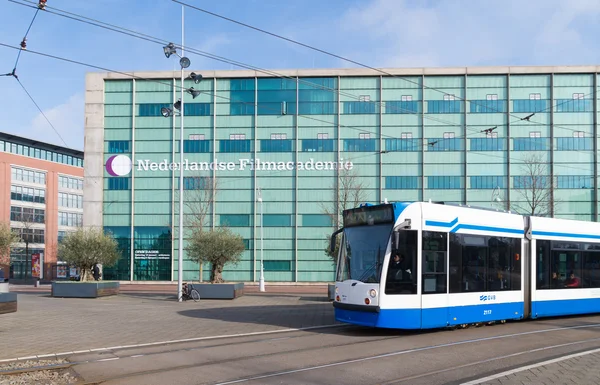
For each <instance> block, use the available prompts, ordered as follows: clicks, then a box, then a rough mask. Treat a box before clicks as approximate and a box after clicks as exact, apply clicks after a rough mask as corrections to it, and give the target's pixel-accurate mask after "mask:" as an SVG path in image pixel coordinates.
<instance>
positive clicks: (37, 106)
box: [17, 79, 68, 147]
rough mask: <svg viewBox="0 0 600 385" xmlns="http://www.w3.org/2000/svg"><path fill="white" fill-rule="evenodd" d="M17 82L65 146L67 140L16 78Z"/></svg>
mask: <svg viewBox="0 0 600 385" xmlns="http://www.w3.org/2000/svg"><path fill="white" fill-rule="evenodd" d="M17 82H18V83H19V85H20V86H21V88H23V91H25V93H26V94H27V96H29V99H31V101H32V102H33V104H34V105H35V107H36V108H37V109H38V111H39V112H40V114H42V116H43V117H44V119H45V120H46V122H48V124H49V125H50V127H52V129H53V130H54V132H55V133H56V135H58V137H59V138H60V140H61V141H62V142H63V143H64V144H65V147H68V146H67V142H65V140H64V138H63V137H62V136H61V135H60V133H59V132H58V130H57V129H56V127H54V124H52V122H51V121H50V119H48V117H47V116H46V114H45V113H44V111H42V109H41V108H40V106H39V105H38V104H37V102H36V101H35V99H34V98H33V96H31V94H30V93H29V91H27V88H25V86H24V85H23V83H22V82H21V80H19V79H17Z"/></svg>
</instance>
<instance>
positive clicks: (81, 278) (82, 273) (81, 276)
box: [79, 268, 87, 282]
mask: <svg viewBox="0 0 600 385" xmlns="http://www.w3.org/2000/svg"><path fill="white" fill-rule="evenodd" d="M86 274H87V270H86V269H83V268H82V269H81V271H80V272H79V282H85V278H86V277H85V276H86Z"/></svg>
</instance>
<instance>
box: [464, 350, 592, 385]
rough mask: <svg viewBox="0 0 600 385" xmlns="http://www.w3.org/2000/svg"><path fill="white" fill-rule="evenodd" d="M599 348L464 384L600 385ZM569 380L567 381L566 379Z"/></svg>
mask: <svg viewBox="0 0 600 385" xmlns="http://www.w3.org/2000/svg"><path fill="white" fill-rule="evenodd" d="M598 362H600V349H594V350H588V351H586V352H581V353H576V354H570V355H567V356H563V357H559V358H555V359H553V360H548V361H543V362H538V363H537V364H533V365H527V366H522V367H520V368H516V369H513V370H509V371H506V372H502V373H498V374H494V375H492V376H488V377H484V378H480V379H477V380H473V381H469V382H465V383H463V384H461V385H512V384H519V385H521V384H545V385H552V384H565V383H569V382H570V381H571V382H572V383H574V384H582V385H585V384H590V385H591V384H600V366H599V365H598ZM567 379H568V380H567Z"/></svg>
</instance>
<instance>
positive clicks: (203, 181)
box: [174, 175, 219, 233]
mask: <svg viewBox="0 0 600 385" xmlns="http://www.w3.org/2000/svg"><path fill="white" fill-rule="evenodd" d="M218 182H219V181H218V180H217V179H216V178H213V177H210V176H201V175H196V176H191V177H189V179H187V182H186V186H184V187H186V188H184V191H183V205H184V213H185V215H184V218H183V225H184V228H187V232H188V233H191V232H192V231H193V229H199V230H202V229H203V228H204V227H206V226H210V224H211V221H210V218H209V216H210V214H211V213H212V211H213V208H214V203H215V200H216V198H217V192H218V190H219V186H218V184H219V183H218ZM174 198H175V202H176V203H178V202H179V191H175V194H174ZM175 214H179V206H178V205H176V206H175Z"/></svg>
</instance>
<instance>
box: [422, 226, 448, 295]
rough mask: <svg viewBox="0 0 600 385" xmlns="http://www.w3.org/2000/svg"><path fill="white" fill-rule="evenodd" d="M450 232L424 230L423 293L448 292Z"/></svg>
mask: <svg viewBox="0 0 600 385" xmlns="http://www.w3.org/2000/svg"><path fill="white" fill-rule="evenodd" d="M447 244H448V234H447V233H440V232H435V231H423V294H435V293H447V289H446V254H447V249H448V247H447Z"/></svg>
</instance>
